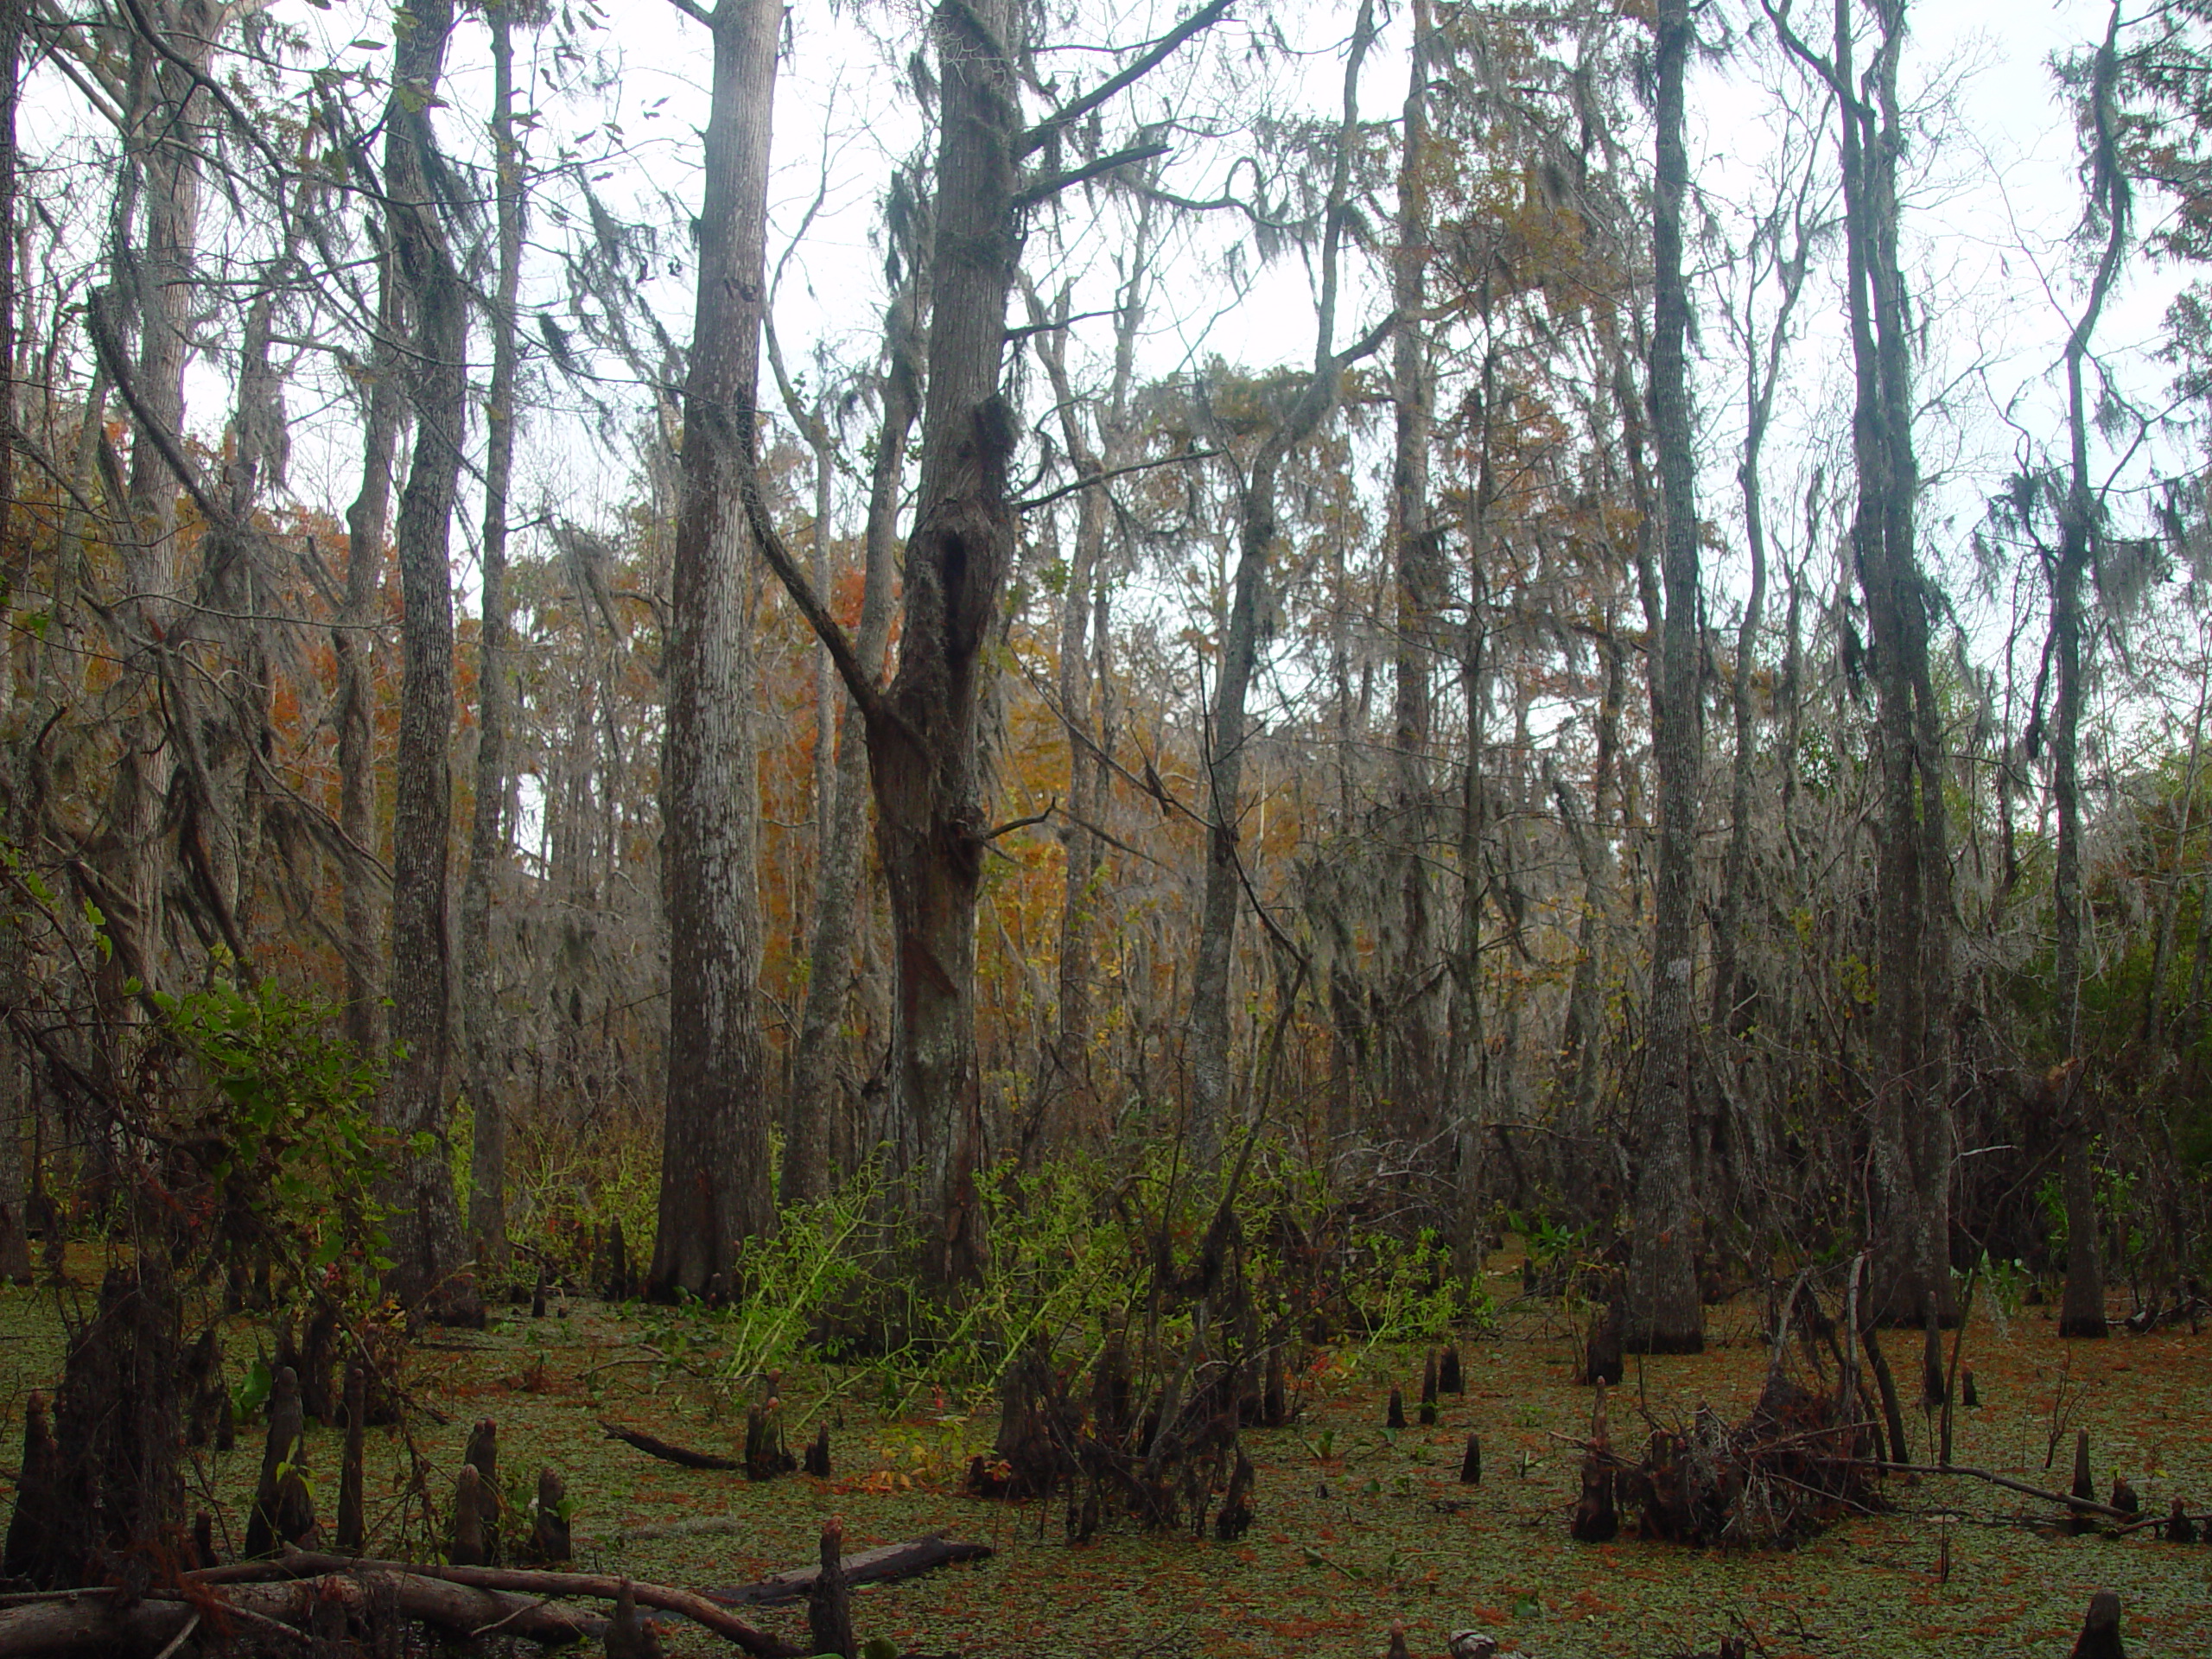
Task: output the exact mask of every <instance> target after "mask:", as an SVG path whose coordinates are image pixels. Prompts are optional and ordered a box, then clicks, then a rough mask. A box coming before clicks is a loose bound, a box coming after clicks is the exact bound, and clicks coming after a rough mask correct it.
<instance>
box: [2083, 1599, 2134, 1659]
mask: <svg viewBox="0 0 2212 1659" xmlns="http://www.w3.org/2000/svg"><path fill="white" fill-rule="evenodd" d="M2074 1659H2127V1649H2126V1648H2123V1647H2122V1646H2120V1598H2119V1597H2118V1596H2117V1595H2115V1594H2113V1592H2111V1591H2109V1590H2100V1591H2098V1592H2097V1593H2096V1594H2095V1595H2094V1596H2092V1597H2090V1598H2089V1615H2088V1618H2085V1619H2083V1620H2082V1634H2081V1637H2080V1638H2079V1639H2078V1640H2077V1641H2075V1643H2074Z"/></svg>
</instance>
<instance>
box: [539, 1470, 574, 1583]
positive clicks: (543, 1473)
mask: <svg viewBox="0 0 2212 1659" xmlns="http://www.w3.org/2000/svg"><path fill="white" fill-rule="evenodd" d="M568 1498H569V1491H568V1487H567V1486H566V1485H565V1484H563V1481H562V1479H561V1477H560V1476H559V1475H557V1474H556V1473H555V1472H554V1471H552V1470H551V1469H550V1468H548V1469H541V1470H539V1471H537V1514H536V1515H535V1516H532V1517H531V1523H530V1548H531V1554H534V1555H535V1556H537V1559H538V1560H541V1561H544V1562H546V1563H548V1564H549V1565H550V1564H556V1563H558V1562H561V1561H565V1560H568V1559H569V1556H570V1554H572V1550H571V1548H570V1545H569V1515H568V1507H569V1506H568Z"/></svg>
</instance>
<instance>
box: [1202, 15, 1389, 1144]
mask: <svg viewBox="0 0 2212 1659" xmlns="http://www.w3.org/2000/svg"><path fill="white" fill-rule="evenodd" d="M1374 14H1375V8H1374V5H1373V0H1361V4H1360V8H1359V15H1358V16H1357V20H1356V21H1355V22H1353V24H1352V35H1351V50H1350V52H1349V54H1348V55H1347V58H1346V60H1345V64H1344V114H1343V118H1342V120H1341V121H1340V122H1339V124H1338V130H1337V139H1336V148H1335V155H1334V160H1333V162H1332V174H1331V177H1330V181H1329V205H1328V208H1327V211H1326V213H1325V215H1324V220H1325V222H1324V228H1323V232H1322V238H1321V292H1320V299H1319V306H1318V308H1317V317H1316V323H1317V327H1316V331H1315V332H1316V343H1315V346H1314V354H1313V373H1312V374H1311V375H1310V376H1309V377H1308V378H1307V379H1306V384H1305V385H1304V386H1303V387H1301V388H1300V391H1299V392H1298V396H1297V400H1296V402H1295V403H1294V404H1293V405H1292V407H1291V408H1290V409H1289V410H1287V412H1286V413H1285V414H1284V415H1283V416H1281V418H1280V419H1279V420H1278V421H1277V422H1276V423H1275V424H1274V426H1273V427H1271V428H1270V429H1268V432H1267V433H1266V434H1265V435H1263V436H1262V438H1261V440H1260V443H1259V448H1258V450H1257V452H1256V453H1255V454H1254V456H1253V458H1252V464H1251V467H1250V470H1249V471H1248V472H1247V473H1246V474H1245V475H1244V479H1243V486H1242V487H1241V488H1240V490H1239V491H1238V499H1237V525H1236V575H1235V577H1234V578H1233V580H1232V582H1231V586H1230V599H1229V614H1228V616H1227V617H1226V618H1225V619H1224V626H1223V630H1222V639H1221V650H1220V653H1219V655H1218V657H1217V659H1216V664H1215V686H1214V702H1213V719H1212V724H1211V729H1210V731H1209V732H1208V734H1207V742H1206V753H1205V772H1206V820H1207V824H1206V870H1205V893H1204V896H1203V898H1202V899H1200V902H1199V912H1198V960H1197V963H1196V964H1195V965H1194V966H1193V968H1192V976H1191V977H1192V988H1191V1034H1190V1048H1189V1053H1190V1075H1191V1098H1190V1119H1189V1133H1190V1137H1191V1149H1192V1157H1193V1159H1194V1160H1195V1161H1196V1162H1197V1163H1198V1165H1199V1166H1200V1167H1202V1168H1208V1169H1211V1167H1213V1166H1214V1165H1215V1164H1217V1162H1218V1161H1219V1160H1220V1156H1221V1147H1222V1140H1223V1136H1224V1135H1225V1134H1226V1133H1227V1131H1228V1129H1229V1128H1230V1125H1229V1123H1228V1122H1227V1118H1228V1115H1229V1104H1230V1063H1229V1059H1230V1056H1229V1050H1230V1029H1229V1008H1230V966H1231V962H1232V958H1233V957H1234V953H1235V950H1236V914H1237V911H1238V909H1239V908H1240V906H1241V905H1242V902H1243V868H1242V864H1241V860H1240V857H1239V855H1238V852H1237V836H1238V828H1239V814H1240V807H1239V804H1238V796H1239V793H1240V791H1241V790H1242V788H1243V777H1244V746H1245V742H1246V741H1247V738H1248V737H1249V732H1248V729H1247V721H1246V717H1245V702H1246V699H1247V696H1248V695H1249V692H1250V690H1251V683H1252V677H1253V674H1254V671H1255V669H1256V668H1257V666H1258V663H1259V605H1260V593H1261V587H1262V583H1263V582H1265V580H1266V575H1267V568H1268V559H1269V558H1270V557H1271V556H1273V553H1274V540H1275V530H1276V518H1275V483H1276V478H1277V475H1278V474H1280V473H1281V469H1282V463H1283V461H1284V458H1285V457H1287V455H1288V454H1290V452H1291V451H1292V450H1294V449H1295V448H1297V447H1298V446H1299V445H1300V444H1301V443H1303V442H1306V439H1308V438H1310V437H1311V436H1313V434H1314V432H1315V431H1316V430H1317V429H1319V426H1320V424H1321V423H1322V421H1323V420H1325V418H1327V416H1328V415H1329V412H1330V411H1331V410H1333V409H1334V408H1335V407H1336V403H1337V393H1338V384H1339V381H1340V378H1341V377H1342V375H1343V372H1344V364H1345V363H1346V361H1347V360H1349V359H1350V357H1351V355H1352V353H1338V351H1337V349H1336V346H1335V343H1334V342H1335V339H1336V321H1337V293H1338V289H1337V283H1338V276H1337V256H1338V247H1339V246H1340V245H1341V241H1342V238H1343V234H1344V216H1345V206H1346V203H1347V202H1348V200H1350V179H1351V151H1352V148H1353V145H1354V144H1355V143H1356V142H1357V131H1358V127H1359V72H1360V66H1361V64H1362V63H1363V61H1364V60H1365V58H1366V55H1367V49H1368V48H1369V47H1370V46H1371V45H1372V44H1373V43H1374V39H1375V15H1374ZM1376 343H1379V340H1370V343H1369V345H1368V346H1367V347H1366V349H1372V346H1373V345H1374V344H1376ZM1356 349H1357V348H1356Z"/></svg>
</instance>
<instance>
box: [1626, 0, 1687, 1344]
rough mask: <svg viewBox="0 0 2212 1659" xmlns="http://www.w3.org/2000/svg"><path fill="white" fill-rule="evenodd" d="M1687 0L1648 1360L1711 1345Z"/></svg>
mask: <svg viewBox="0 0 2212 1659" xmlns="http://www.w3.org/2000/svg"><path fill="white" fill-rule="evenodd" d="M1689 47H1690V17H1689V3H1688V0H1660V4H1659V14H1658V45H1657V66H1658V119H1657V125H1658V151H1659V154H1658V181H1657V189H1656V194H1655V198H1654V202H1655V215H1654V237H1653V241H1654V254H1653V264H1654V266H1655V281H1656V293H1655V297H1654V302H1653V307H1652V311H1653V323H1654V335H1653V341H1652V353H1651V424H1652V435H1653V437H1654V440H1655V442H1656V448H1657V450H1658V459H1659V496H1660V529H1661V537H1662V542H1661V547H1662V556H1661V566H1662V573H1663V579H1664V584H1665V594H1666V618H1665V623H1664V626H1663V632H1662V639H1661V640H1660V645H1661V650H1660V653H1659V658H1658V661H1657V662H1656V663H1655V664H1654V665H1653V669H1652V690H1653V692H1654V696H1653V697H1652V711H1651V712H1652V725H1653V727H1654V728H1655V731H1654V736H1653V741H1652V748H1653V751H1654V755H1655V759H1656V761H1657V768H1656V769H1657V772H1658V783H1659V836H1658V841H1659V846H1658V869H1657V872H1656V878H1657V879H1656V884H1655V885H1656V888H1657V897H1656V904H1655V906H1654V908H1655V912H1656V913H1655V917H1654V925H1653V930H1652V945H1651V992H1650V1001H1649V1015H1648V1019H1647V1024H1646V1029H1645V1033H1644V1047H1643V1072H1642V1077H1641V1078H1640V1079H1639V1082H1638V1085H1637V1109H1636V1119H1637V1134H1638V1147H1637V1165H1636V1171H1635V1192H1634V1195H1633V1198H1632V1200H1631V1202H1632V1205H1633V1209H1634V1222H1633V1231H1632V1236H1631V1244H1630V1256H1629V1267H1628V1277H1627V1281H1626V1286H1625V1297H1626V1300H1625V1306H1624V1318H1623V1323H1622V1339H1623V1342H1624V1345H1625V1347H1626V1348H1627V1349H1628V1350H1629V1351H1631V1352H1637V1353H1662V1354H1670V1353H1697V1352H1700V1351H1702V1350H1703V1348H1704V1346H1705V1319H1704V1310H1703V1308H1702V1306H1700V1303H1699V1300H1698V1294H1697V1273H1696V1262H1695V1256H1694V1245H1695V1240H1694V1236H1693V1228H1694V1220H1693V1217H1694V1216H1695V1214H1696V1209H1697V1206H1696V1204H1695V1201H1694V1194H1695V1186H1696V1183H1695V1168H1694V1158H1693V1154H1692V1152H1691V1147H1690V1103H1691V1081H1690V1066H1691V1054H1692V1047H1691V1014H1692V1004H1691V995H1692V977H1693V973H1692V970H1693V969H1694V961H1695V957H1696V950H1697V939H1696V934H1695V931H1694V919H1695V918H1694V905H1695V900H1696V892H1695V887H1696V876H1697V869H1696V852H1697V845H1696V842H1697V801H1698V773H1699V769H1700V762H1701V760H1702V753H1701V750H1702V747H1703V746H1702V744H1701V742H1700V721H1699V718H1698V715H1699V702H1698V667H1699V663H1698V658H1699V654H1700V647H1701V644H1702V642H1701V640H1700V631H1699V628H1698V618H1697V611H1698V556H1697V502H1696V496H1695V493H1694V483H1695V478H1696V462H1695V459H1694V456H1693V455H1692V454H1691V449H1690V441H1691V434H1690V408H1689V388H1688V376H1687V372H1686V366H1685V362H1684V352H1685V346H1686V341H1687V337H1688V327H1689V294H1688V287H1687V285H1686V284H1685V283H1684V281H1683V275H1682V209H1683V206H1684V203H1685V200H1686V198H1687V197H1688V192H1689V158H1688V150H1687V149H1686V148H1685V146H1684V143H1683V137H1682V126H1683V105H1684V101H1685V100H1684V86H1683V80H1684V71H1685V69H1686V67H1687V66H1688V57H1689Z"/></svg>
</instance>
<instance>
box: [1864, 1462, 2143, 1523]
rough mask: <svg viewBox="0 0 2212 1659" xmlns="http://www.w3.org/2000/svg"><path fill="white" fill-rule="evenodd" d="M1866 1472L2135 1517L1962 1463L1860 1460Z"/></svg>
mask: <svg viewBox="0 0 2212 1659" xmlns="http://www.w3.org/2000/svg"><path fill="white" fill-rule="evenodd" d="M1863 1461H1864V1462H1865V1463H1866V1466H1867V1467H1868V1468H1870V1469H1880V1470H1885V1471H1889V1472H1891V1473H1903V1474H1911V1475H1964V1476H1967V1478H1970V1479H1974V1480H1986V1481H1987V1482H1988V1483H1989V1484H1991V1485H1993V1486H2002V1487H2003V1488H2005V1491H2008V1492H2018V1493H2020V1494H2022V1495H2023V1496H2024V1497H2039V1498H2041V1499H2042V1500H2043V1501H2044V1503H2057V1504H2062V1505H2063V1506H2064V1507H2066V1508H2067V1509H2069V1510H2074V1511H2075V1512H2076V1513H2077V1514H2082V1515H2102V1516H2110V1517H2111V1518H2112V1519H2113V1520H2115V1521H2133V1520H2134V1519H2135V1516H2133V1515H2131V1514H2129V1513H2128V1512H2127V1511H2126V1510H2116V1509H2114V1508H2113V1506H2112V1505H2111V1504H2109V1503H2098V1502H2097V1500H2096V1499H2095V1498H2094V1497H2072V1496H2070V1495H2069V1494H2068V1493H2065V1492H2054V1491H2050V1490H2048V1489H2047V1488H2044V1487H2042V1486H2031V1485H2029V1484H2028V1483H2027V1482H2026V1481H2024V1480H2014V1479H2013V1478H2012V1477H2011V1476H2010V1475H2000V1474H1999V1473H1998V1472H1997V1471H1995V1470H1993V1469H1971V1468H1968V1467H1967V1465H1965V1464H1962V1463H1941V1464H1936V1465H1934V1466H1933V1467H1931V1466H1929V1465H1927V1464H1924V1463H1887V1462H1884V1461H1881V1460H1879V1459H1873V1458H1868V1459H1864V1460H1863Z"/></svg>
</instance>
